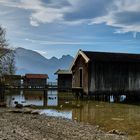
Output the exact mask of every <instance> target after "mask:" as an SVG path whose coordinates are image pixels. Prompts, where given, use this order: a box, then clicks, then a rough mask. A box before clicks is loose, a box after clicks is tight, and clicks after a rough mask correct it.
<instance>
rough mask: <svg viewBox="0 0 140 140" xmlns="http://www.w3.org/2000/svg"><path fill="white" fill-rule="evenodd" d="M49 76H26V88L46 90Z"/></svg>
mask: <svg viewBox="0 0 140 140" xmlns="http://www.w3.org/2000/svg"><path fill="white" fill-rule="evenodd" d="M47 79H48V75H47V74H26V75H25V77H24V81H23V84H24V87H28V88H45V87H46V85H47Z"/></svg>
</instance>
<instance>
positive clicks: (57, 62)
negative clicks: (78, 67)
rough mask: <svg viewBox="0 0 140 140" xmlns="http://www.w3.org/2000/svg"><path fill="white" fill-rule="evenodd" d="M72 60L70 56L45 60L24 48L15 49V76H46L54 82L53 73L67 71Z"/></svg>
mask: <svg viewBox="0 0 140 140" xmlns="http://www.w3.org/2000/svg"><path fill="white" fill-rule="evenodd" d="M73 59H74V58H73V57H72V56H70V55H63V56H62V57H61V58H60V59H58V58H56V57H52V58H50V59H47V58H45V57H44V56H42V55H41V54H39V53H38V52H36V51H32V50H28V49H24V48H16V49H15V62H16V74H20V75H25V74H26V73H38V74H48V76H49V81H55V80H56V76H55V75H54V73H55V72H56V71H57V70H58V69H69V67H70V65H71V63H72V61H73Z"/></svg>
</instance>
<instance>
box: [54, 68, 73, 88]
mask: <svg viewBox="0 0 140 140" xmlns="http://www.w3.org/2000/svg"><path fill="white" fill-rule="evenodd" d="M55 74H57V75H58V81H57V82H58V90H59V91H67V90H71V88H72V72H71V71H69V70H60V69H59V70H58V71H57V72H56V73H55Z"/></svg>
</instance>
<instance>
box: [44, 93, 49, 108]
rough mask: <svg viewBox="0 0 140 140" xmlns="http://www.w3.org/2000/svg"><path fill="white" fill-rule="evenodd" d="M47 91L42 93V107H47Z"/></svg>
mask: <svg viewBox="0 0 140 140" xmlns="http://www.w3.org/2000/svg"><path fill="white" fill-rule="evenodd" d="M47 96H48V90H44V91H43V99H44V106H47Z"/></svg>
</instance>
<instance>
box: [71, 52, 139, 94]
mask: <svg viewBox="0 0 140 140" xmlns="http://www.w3.org/2000/svg"><path fill="white" fill-rule="evenodd" d="M71 71H72V88H82V89H83V92H84V93H85V94H88V95H89V94H90V95H91V94H97V95H98V94H103V93H105V94H107V93H109V94H116V93H117V94H123V95H125V94H128V93H129V94H134V93H135V94H136V93H138V94H140V54H127V53H107V52H90V51H82V50H79V52H78V53H77V55H76V57H75V59H74V61H73V63H72V66H71Z"/></svg>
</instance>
